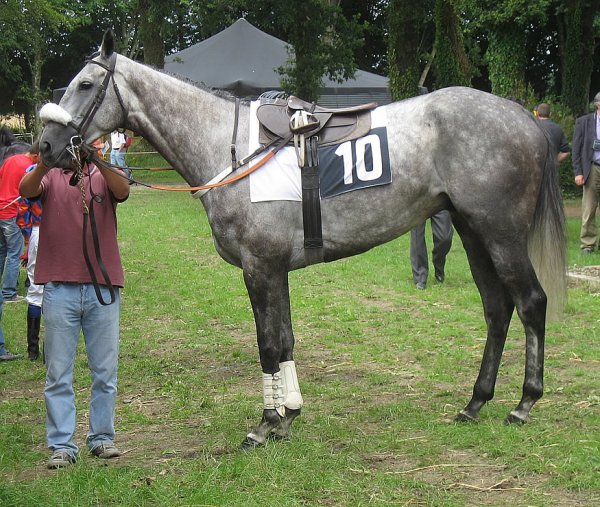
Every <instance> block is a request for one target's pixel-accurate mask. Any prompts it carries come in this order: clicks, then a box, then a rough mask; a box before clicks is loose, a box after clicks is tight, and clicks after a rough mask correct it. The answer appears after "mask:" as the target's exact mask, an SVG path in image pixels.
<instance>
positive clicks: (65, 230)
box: [34, 165, 124, 287]
mask: <svg viewBox="0 0 600 507" xmlns="http://www.w3.org/2000/svg"><path fill="white" fill-rule="evenodd" d="M89 168H90V174H91V177H88V176H87V171H86V175H85V176H84V178H83V182H84V186H85V193H86V202H87V204H88V207H89V206H90V201H91V193H90V180H91V188H92V190H93V193H94V195H96V196H99V197H98V198H97V199H96V201H95V202H94V215H95V219H96V226H97V229H98V242H99V244H100V255H101V259H102V261H103V262H104V265H105V267H106V270H107V271H108V275H109V277H110V281H111V283H112V284H113V285H114V286H115V287H123V284H124V276H123V267H122V265H121V256H120V254H119V247H118V244H117V216H116V208H117V201H116V199H115V198H114V196H113V195H112V193H111V192H110V190H109V189H108V186H107V185H106V181H105V180H104V177H103V176H102V174H101V173H100V171H99V170H98V168H96V167H95V166H93V165H90V166H89ZM71 175H72V173H70V172H65V171H63V170H62V169H58V168H55V169H51V170H50V171H49V172H48V173H47V174H46V175H45V176H44V178H43V179H42V189H43V191H42V195H41V199H42V203H43V210H44V211H43V213H44V214H43V217H42V222H41V224H40V237H39V243H38V254H37V262H36V266H35V275H34V279H35V283H36V284H45V283H47V282H75V283H92V278H91V275H90V273H89V270H88V267H87V265H86V263H85V258H84V256H83V204H82V198H81V189H80V186H79V185H76V186H71V185H70V184H69V180H70V179H71ZM98 201H99V202H98ZM86 243H87V249H88V253H89V257H90V260H91V262H92V265H93V267H94V270H95V274H96V278H97V280H98V283H100V284H104V277H103V276H102V272H101V271H100V267H99V266H98V262H97V260H96V254H95V251H94V242H93V238H92V228H91V224H90V220H89V218H88V225H87V239H86Z"/></svg>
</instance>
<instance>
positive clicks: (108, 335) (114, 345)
mask: <svg viewBox="0 0 600 507" xmlns="http://www.w3.org/2000/svg"><path fill="white" fill-rule="evenodd" d="M101 290H102V297H103V298H104V300H105V301H109V300H110V296H109V292H108V289H107V288H106V287H101ZM115 297H116V299H115V302H114V303H113V304H112V305H108V306H102V305H101V304H100V303H99V302H98V299H97V298H96V293H95V292H94V287H93V285H92V284H77V283H55V282H50V283H47V284H46V285H45V286H44V300H43V303H42V310H43V312H44V340H45V346H44V352H45V356H46V367H47V373H46V387H45V389H44V398H45V401H46V411H47V415H46V436H47V440H48V447H49V448H50V449H51V450H52V451H57V450H60V451H65V452H68V453H69V454H71V455H72V456H76V455H77V453H78V452H79V448H78V447H77V445H76V444H75V442H74V435H75V424H76V419H75V393H74V391H73V365H74V363H75V353H76V350H77V342H78V341H79V333H80V331H83V337H84V341H85V347H86V351H87V360H88V366H89V368H90V371H91V374H92V394H91V401H90V415H89V431H88V434H87V438H86V444H87V446H88V448H89V449H90V450H91V449H93V448H94V447H96V446H98V445H99V444H102V443H107V442H112V441H113V440H114V438H115V428H114V417H115V402H116V398H117V363H118V356H119V313H120V307H121V298H120V293H119V291H118V289H117V290H116V294H115Z"/></svg>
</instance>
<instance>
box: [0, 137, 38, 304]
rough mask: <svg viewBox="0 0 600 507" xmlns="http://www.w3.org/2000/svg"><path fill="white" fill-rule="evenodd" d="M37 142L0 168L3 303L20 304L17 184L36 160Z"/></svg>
mask: <svg viewBox="0 0 600 507" xmlns="http://www.w3.org/2000/svg"><path fill="white" fill-rule="evenodd" d="M39 152H40V146H39V143H37V142H36V143H34V144H33V145H32V146H31V148H29V151H28V152H27V153H23V154H19V155H13V156H12V157H8V158H7V159H6V160H5V161H4V163H3V164H2V167H1V168H0V277H2V275H3V274H4V277H3V279H2V296H3V297H4V301H5V302H12V301H22V300H23V297H22V296H19V295H18V294H17V281H18V279H19V270H20V267H21V261H20V257H21V253H22V252H23V235H22V234H21V230H20V229H19V226H18V225H17V211H18V204H17V201H18V200H19V182H20V181H21V178H22V177H23V175H24V174H25V171H26V170H27V168H28V167H29V166H30V165H31V164H35V163H37V161H38V158H39Z"/></svg>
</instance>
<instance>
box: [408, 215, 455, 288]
mask: <svg viewBox="0 0 600 507" xmlns="http://www.w3.org/2000/svg"><path fill="white" fill-rule="evenodd" d="M431 232H432V233H433V251H432V252H431V256H432V260H433V268H434V270H435V279H436V280H437V281H438V282H440V283H441V282H443V281H444V279H445V278H446V272H445V270H444V268H445V266H446V256H447V255H448V252H449V251H450V247H451V246H452V235H453V234H454V230H453V229H452V219H451V218H450V213H449V212H448V211H447V210H442V211H440V212H438V213H436V214H435V215H433V216H432V217H431ZM410 264H411V266H412V274H413V281H414V282H415V286H416V287H417V289H421V290H423V289H425V288H426V287H427V276H428V275H429V263H428V261H427V245H426V244H425V222H423V223H422V224H421V225H417V227H415V228H414V229H413V230H412V231H410Z"/></svg>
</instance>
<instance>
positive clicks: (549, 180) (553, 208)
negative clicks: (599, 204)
mask: <svg viewBox="0 0 600 507" xmlns="http://www.w3.org/2000/svg"><path fill="white" fill-rule="evenodd" d="M540 130H542V132H543V129H540ZM544 135H545V136H546V141H547V142H548V148H547V152H546V161H545V163H544V172H543V175H542V181H541V184H540V190H539V193H538V198H537V204H536V208H535V212H534V215H533V222H532V224H531V228H530V231H529V238H528V239H529V257H530V259H531V262H532V264H533V266H534V268H535V271H536V274H537V277H538V280H539V282H540V284H541V285H542V288H543V289H544V292H546V296H547V297H548V308H547V311H546V318H547V320H559V319H560V318H561V317H562V315H563V311H564V308H565V303H566V299H567V273H566V265H567V264H566V233H565V213H564V208H563V202H562V195H561V191H560V185H559V174H558V170H557V168H558V162H557V159H556V153H555V150H554V149H552V147H551V146H550V143H549V141H548V138H547V135H546V133H545V132H544Z"/></svg>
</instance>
